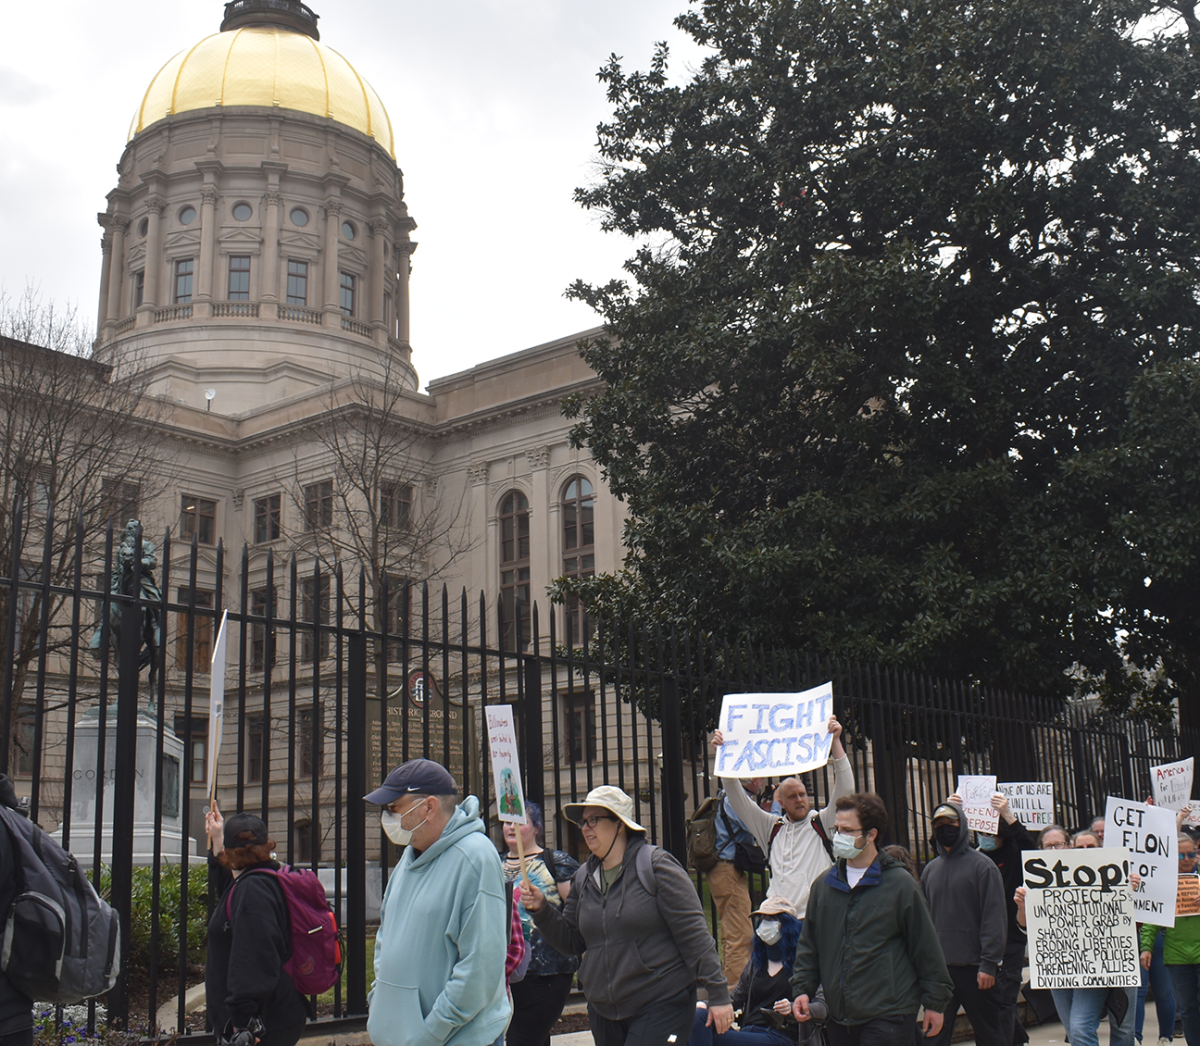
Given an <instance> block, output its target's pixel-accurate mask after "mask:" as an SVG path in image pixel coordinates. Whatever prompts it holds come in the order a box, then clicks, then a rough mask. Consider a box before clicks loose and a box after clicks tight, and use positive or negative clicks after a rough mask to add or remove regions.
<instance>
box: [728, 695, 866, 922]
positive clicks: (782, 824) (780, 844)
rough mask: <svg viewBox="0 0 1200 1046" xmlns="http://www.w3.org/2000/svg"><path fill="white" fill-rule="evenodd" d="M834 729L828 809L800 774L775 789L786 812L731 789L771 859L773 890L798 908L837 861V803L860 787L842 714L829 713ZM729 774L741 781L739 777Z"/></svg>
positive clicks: (737, 808)
mask: <svg viewBox="0 0 1200 1046" xmlns="http://www.w3.org/2000/svg"><path fill="white" fill-rule="evenodd" d="M829 732H830V733H831V734H833V741H832V743H831V744H830V748H829V763H830V765H831V766H832V767H833V791H832V792H831V793H830V796H829V805H827V806H826V807H824V808H823V809H821V810H814V809H813V805H812V801H811V800H810V799H809V795H808V786H807V785H806V784H805V783H804V782H803V781H802V780H801V779H800V778H798V777H788V778H785V779H784V780H783V781H781V782H780V783H779V786H778V787H777V788H776V789H775V799H776V801H777V802H778V803H779V805H780V807H781V808H782V810H783V817H776V816H775V815H774V814H772V813H768V812H767V811H765V810H760V809H759V808H758V806H757V805H755V802H754V800H753V799H752V798H751V797H750V796H748V795H747V794H746V792H745V790H744V789H742V788H738V787H734V788H729V789H727V795H728V798H729V805H730V806H731V807H732V808H733V810H734V812H735V813H736V814H737V815H738V820H740V821H741V822H742V824H744V825H745V826H746V827H747V828H748V829H749V830H750V834H751V835H753V836H754V841H755V842H757V843H758V845H759V847H760V848H761V849H762V852H763V853H765V854H767V855H768V857H769V859H770V863H771V894H772V896H775V897H786V898H787V899H788V900H789V901H791V902H792V904H793V905H794V906H795V908H796V911H798V912H803V911H804V910H805V908H806V907H807V905H808V890H809V887H810V886H812V884H813V880H815V879H816V878H817V877H818V876H820V875H822V874H823V873H825V872H826V871H828V870H829V868H830V866H831V865H832V864H833V861H832V859H831V858H830V856H829V852H828V851H827V850H826V849H825V839H826V838H830V837H832V835H833V833H834V817H835V815H836V811H835V810H834V803H836V802H837V801H838V799H840V798H841V797H842V796H844V795H850V794H852V793H853V792H854V771H853V770H852V769H851V768H850V760H849V759H848V758H847V756H846V749H845V748H843V747H842V724H841V723H839V722H838V721H837V717H836V716H830V717H829ZM712 743H713V747H714V748H719V747H720V746H721V745H723V744H724V743H725V738H724V737H723V736H722V734H721V731H720V730H717V731H715V732H714V733H713V739H712ZM723 780H725V779H723ZM729 780H733V781H734V782H735V783H736V778H731V779H729ZM816 818H820V820H821V826H822V827H823V828H824V831H823V832H820V833H819V832H818V831H817V830H816V829H815V828H814V827H813V820H814V819H816ZM777 826H778V827H777ZM772 836H774V838H772Z"/></svg>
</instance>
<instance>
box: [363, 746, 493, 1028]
mask: <svg viewBox="0 0 1200 1046" xmlns="http://www.w3.org/2000/svg"><path fill="white" fill-rule="evenodd" d="M363 798H365V799H366V800H367V802H369V803H375V804H377V805H378V806H381V807H383V809H382V810H381V811H380V817H379V821H380V827H381V828H382V829H383V832H384V834H385V835H386V836H387V837H388V838H389V839H390V840H391V841H392V842H394V843H395V844H396V845H397V846H403V847H404V853H403V854H401V856H400V860H399V861H397V862H396V867H395V869H394V870H393V871H392V874H391V875H390V876H389V877H388V882H387V889H386V890H385V891H384V894H383V904H382V905H381V907H380V911H379V933H378V936H377V937H376V939H375V985H374V988H373V990H372V992H371V1009H370V1016H369V1017H368V1019H367V1033H368V1035H370V1037H371V1041H372V1042H374V1043H375V1044H376V1046H446V1044H447V1043H449V1042H451V1041H453V1042H454V1044H455V1046H491V1044H492V1043H494V1042H496V1040H497V1039H498V1038H499V1037H500V1036H501V1035H502V1034H503V1033H504V1030H505V1028H506V1027H507V1026H508V1018H509V1015H510V1013H511V1012H512V1008H511V1005H510V1003H509V1001H508V993H507V991H506V989H505V978H504V960H505V957H506V954H507V951H508V941H509V931H510V926H511V916H510V915H509V914H508V911H509V910H508V903H507V896H506V894H505V889H504V877H503V876H502V874H501V872H500V858H499V856H498V855H497V854H496V848H495V846H493V845H492V844H491V842H490V841H489V840H488V837H487V834H486V833H485V831H484V825H483V821H482V820H481V818H480V811H479V800H478V799H477V798H476V797H475V796H473V795H468V796H465V797H463V798H462V800H461V801H460V800H459V794H458V783H457V782H456V781H455V780H454V778H453V776H452V775H451V774H450V771H449V770H447V769H446V768H445V767H444V766H441V765H439V764H438V763H434V762H432V761H430V760H428V759H412V760H409V761H408V762H407V763H404V764H403V765H402V766H398V767H396V769H395V770H393V771H392V772H391V773H390V774H388V775H387V779H386V780H385V781H384V782H383V784H382V785H380V786H379V787H378V788H376V789H375V791H373V792H371V794H370V795H367V796H364V797H363ZM428 941H436V942H438V946H437V948H435V949H432V950H430V949H427V948H423V947H421V945H422V943H423V942H428ZM401 986H403V987H401ZM414 988H415V989H416V990H415V991H414Z"/></svg>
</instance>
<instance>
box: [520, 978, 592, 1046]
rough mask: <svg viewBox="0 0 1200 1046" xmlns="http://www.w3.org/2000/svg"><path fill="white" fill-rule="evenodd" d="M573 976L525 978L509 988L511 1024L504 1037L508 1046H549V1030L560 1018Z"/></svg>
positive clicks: (569, 992)
mask: <svg viewBox="0 0 1200 1046" xmlns="http://www.w3.org/2000/svg"><path fill="white" fill-rule="evenodd" d="M574 976H575V975H574V974H571V973H552V974H550V975H549V976H547V977H526V978H525V979H524V980H523V981H517V983H516V984H514V985H513V986H512V1001H513V1015H512V1022H511V1023H510V1024H509V1026H508V1031H507V1032H506V1033H505V1035H504V1041H505V1042H506V1043H508V1046H550V1029H551V1028H553V1027H554V1023H555V1021H557V1020H558V1018H559V1017H560V1016H562V1011H563V1007H564V1006H565V1005H566V1003H567V996H568V995H570V994H571V979H572V978H573V977H574Z"/></svg>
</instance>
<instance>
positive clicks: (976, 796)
mask: <svg viewBox="0 0 1200 1046" xmlns="http://www.w3.org/2000/svg"><path fill="white" fill-rule="evenodd" d="M955 791H956V792H957V793H958V797H959V798H960V799H961V800H962V806H963V813H964V814H966V815H967V827H968V828H971V829H973V830H974V831H976V832H983V834H984V835H995V834H996V833H997V832H998V831H999V830H1000V815H999V813H997V812H996V808H995V807H994V806H992V796H993V795H995V794H996V778H995V777H989V776H987V775H984V774H971V775H967V774H964V775H962V776H961V777H959V779H958V788H956V789H955Z"/></svg>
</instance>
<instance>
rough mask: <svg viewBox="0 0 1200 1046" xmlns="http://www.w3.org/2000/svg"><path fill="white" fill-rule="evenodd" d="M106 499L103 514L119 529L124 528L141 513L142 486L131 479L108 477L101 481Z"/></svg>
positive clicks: (101, 491) (102, 491) (101, 489)
mask: <svg viewBox="0 0 1200 1046" xmlns="http://www.w3.org/2000/svg"><path fill="white" fill-rule="evenodd" d="M100 494H101V497H102V498H103V499H104V512H103V516H104V518H106V519H107V520H108V521H109V522H110V523H111V524H112V525H113V526H114V527H116V528H117V529H118V530H124V529H125V526H126V524H128V523H129V521H130V520H131V519H137V518H138V516H139V514H140V503H141V498H142V488H141V487H140V486H139V485H138V484H136V483H131V482H130V481H129V480H124V479H113V478H112V477H106V478H105V479H103V480H101V481H100Z"/></svg>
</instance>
